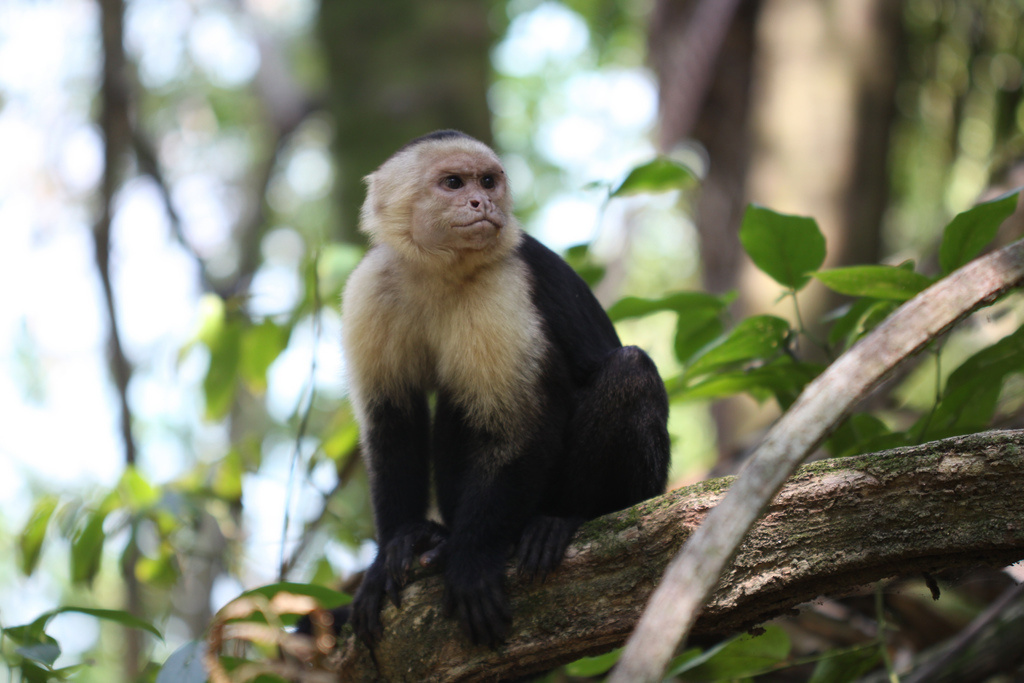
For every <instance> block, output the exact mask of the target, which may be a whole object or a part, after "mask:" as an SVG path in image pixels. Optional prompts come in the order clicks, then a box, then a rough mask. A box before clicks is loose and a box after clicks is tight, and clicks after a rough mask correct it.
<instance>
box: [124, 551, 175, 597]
mask: <svg viewBox="0 0 1024 683" xmlns="http://www.w3.org/2000/svg"><path fill="white" fill-rule="evenodd" d="M135 577H136V578H137V579H138V580H139V581H140V582H142V583H144V584H146V585H147V586H149V587H150V588H163V589H165V590H169V589H171V588H173V587H174V584H175V583H177V582H178V580H179V579H180V578H181V574H180V572H179V571H178V566H177V555H175V553H174V551H173V550H172V549H171V547H170V546H169V545H168V544H163V546H162V547H161V548H160V555H159V557H147V556H145V555H143V556H142V557H139V558H138V559H137V560H136V561H135Z"/></svg>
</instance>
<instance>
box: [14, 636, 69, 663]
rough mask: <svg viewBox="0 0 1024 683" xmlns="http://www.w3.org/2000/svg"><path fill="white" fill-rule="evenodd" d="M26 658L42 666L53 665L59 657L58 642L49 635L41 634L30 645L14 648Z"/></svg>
mask: <svg viewBox="0 0 1024 683" xmlns="http://www.w3.org/2000/svg"><path fill="white" fill-rule="evenodd" d="M14 651H15V652H17V653H18V654H19V655H21V656H22V657H24V658H26V659H31V660H32V661H33V662H38V663H39V664H42V665H44V666H53V663H54V662H56V661H57V657H60V644H59V643H58V642H57V641H56V640H55V639H54V638H52V637H51V636H48V635H46V634H43V636H42V638H41V641H40V642H38V643H32V644H31V645H21V646H19V647H17V648H15V650H14Z"/></svg>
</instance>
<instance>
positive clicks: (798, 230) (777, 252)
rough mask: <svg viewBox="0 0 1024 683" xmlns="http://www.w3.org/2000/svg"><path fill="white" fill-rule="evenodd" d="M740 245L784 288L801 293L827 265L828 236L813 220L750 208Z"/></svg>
mask: <svg viewBox="0 0 1024 683" xmlns="http://www.w3.org/2000/svg"><path fill="white" fill-rule="evenodd" d="M740 242H741V243H742V244H743V249H744V250H745V251H746V252H747V254H748V255H749V256H750V258H751V260H753V262H754V265H756V266H757V267H758V268H760V269H761V270H762V271H764V272H765V273H767V274H768V275H770V276H771V277H772V279H774V280H775V281H776V282H778V283H779V284H780V285H782V286H783V287H788V288H790V289H792V290H798V289H800V288H801V287H803V286H804V285H805V284H807V282H808V280H810V275H809V274H810V273H811V271H814V270H817V269H818V268H821V264H822V263H824V262H825V236H824V235H822V234H821V230H819V229H818V224H817V223H816V222H815V220H814V219H813V218H806V217H804V216H789V215H786V214H782V213H776V212H775V211H772V210H771V209H766V208H764V207H762V206H755V205H751V206H749V207H747V211H746V213H745V214H744V215H743V224H742V225H741V226H740Z"/></svg>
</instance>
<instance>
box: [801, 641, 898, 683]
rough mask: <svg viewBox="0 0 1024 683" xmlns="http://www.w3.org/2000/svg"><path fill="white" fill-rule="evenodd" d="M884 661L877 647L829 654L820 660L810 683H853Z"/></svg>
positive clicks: (871, 646) (872, 646)
mask: <svg viewBox="0 0 1024 683" xmlns="http://www.w3.org/2000/svg"><path fill="white" fill-rule="evenodd" d="M881 661H882V651H881V649H879V647H878V646H877V645H870V646H868V647H857V648H851V649H848V650H839V651H834V652H830V653H827V654H826V655H825V656H824V658H823V659H820V660H818V664H817V666H815V667H814V673H812V674H811V678H810V680H809V681H808V683H853V681H856V680H859V679H860V677H861V676H863V675H865V674H866V673H868V672H869V671H871V670H872V669H874V668H875V667H877V666H878V665H879V664H880V663H881Z"/></svg>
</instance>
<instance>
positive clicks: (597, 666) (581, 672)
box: [565, 647, 623, 678]
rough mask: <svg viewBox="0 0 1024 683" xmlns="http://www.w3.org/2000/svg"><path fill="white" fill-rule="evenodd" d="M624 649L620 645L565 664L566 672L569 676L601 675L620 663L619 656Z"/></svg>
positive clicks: (586, 676)
mask: <svg viewBox="0 0 1024 683" xmlns="http://www.w3.org/2000/svg"><path fill="white" fill-rule="evenodd" d="M622 650H623V648H621V647H620V648H616V649H614V650H612V651H611V652H605V653H604V654H603V655H597V656H596V657H583V658H582V659H577V660H576V661H575V662H570V663H569V664H566V665H565V673H566V674H568V675H569V676H578V677H580V678H591V677H594V676H600V675H601V674H604V673H607V672H608V670H609V669H611V668H612V667H613V666H615V665H616V664H617V663H618V661H619V658H620V657H621V656H622Z"/></svg>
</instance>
